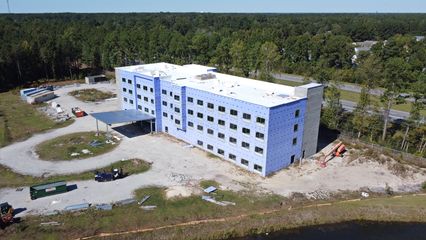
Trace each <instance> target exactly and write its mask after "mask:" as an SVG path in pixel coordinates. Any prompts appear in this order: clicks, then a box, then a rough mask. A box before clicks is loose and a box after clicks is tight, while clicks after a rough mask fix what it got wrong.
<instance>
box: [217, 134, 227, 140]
mask: <svg viewBox="0 0 426 240" xmlns="http://www.w3.org/2000/svg"><path fill="white" fill-rule="evenodd" d="M217 137H218V138H221V139H225V134H223V133H218V134H217Z"/></svg>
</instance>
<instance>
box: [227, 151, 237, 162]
mask: <svg viewBox="0 0 426 240" xmlns="http://www.w3.org/2000/svg"><path fill="white" fill-rule="evenodd" d="M228 158H229V159H231V160H234V161H235V160H236V159H237V156H235V155H234V154H232V153H230V154H229V155H228Z"/></svg>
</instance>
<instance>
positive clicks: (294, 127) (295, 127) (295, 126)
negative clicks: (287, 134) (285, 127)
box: [293, 124, 299, 132]
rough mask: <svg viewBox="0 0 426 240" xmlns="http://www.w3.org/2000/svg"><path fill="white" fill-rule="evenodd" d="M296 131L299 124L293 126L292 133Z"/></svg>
mask: <svg viewBox="0 0 426 240" xmlns="http://www.w3.org/2000/svg"><path fill="white" fill-rule="evenodd" d="M298 129H299V124H294V126H293V131H295V132H297V130H298Z"/></svg>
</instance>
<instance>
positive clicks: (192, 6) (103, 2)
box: [0, 0, 426, 13]
mask: <svg viewBox="0 0 426 240" xmlns="http://www.w3.org/2000/svg"><path fill="white" fill-rule="evenodd" d="M7 1H9V6H10V10H11V12H12V13H47V12H82V13H92V12H248V13H253V12H265V13H300V12H306V13H311V12H319V13H321V12H326V13H328V12H345V13H348V12H370V13H375V12H381V13H384V12H386V13H387V12H408V13H413V12H417V13H418V12H421V13H425V12H426V0H350V1H348V0H150V1H148V0H0V13H7V12H8V8H7Z"/></svg>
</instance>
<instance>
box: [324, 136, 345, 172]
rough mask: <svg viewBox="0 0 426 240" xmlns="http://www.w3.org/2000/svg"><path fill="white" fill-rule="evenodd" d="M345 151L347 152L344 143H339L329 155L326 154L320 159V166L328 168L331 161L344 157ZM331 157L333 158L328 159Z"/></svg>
mask: <svg viewBox="0 0 426 240" xmlns="http://www.w3.org/2000/svg"><path fill="white" fill-rule="evenodd" d="M345 151H346V146H345V144H343V143H342V142H339V143H337V144H336V145H334V147H333V148H332V149H331V150H330V151H329V152H328V153H327V154H324V155H323V156H322V157H320V159H319V165H320V166H321V167H322V168H324V167H327V162H328V161H330V160H331V159H333V158H334V157H339V156H342V155H343V153H344V152H345ZM329 156H331V158H330V159H327V158H328V157H329Z"/></svg>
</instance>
